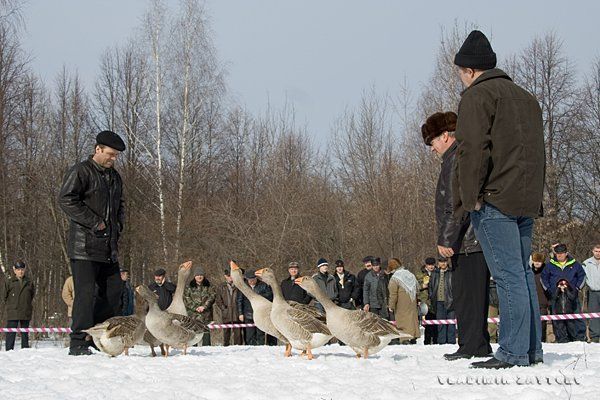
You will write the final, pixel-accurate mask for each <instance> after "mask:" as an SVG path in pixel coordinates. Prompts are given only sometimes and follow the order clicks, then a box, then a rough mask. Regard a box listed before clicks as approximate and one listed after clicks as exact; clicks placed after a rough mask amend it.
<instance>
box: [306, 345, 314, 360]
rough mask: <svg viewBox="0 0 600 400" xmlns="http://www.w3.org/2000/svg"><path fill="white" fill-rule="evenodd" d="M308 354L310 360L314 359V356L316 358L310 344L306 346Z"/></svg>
mask: <svg viewBox="0 0 600 400" xmlns="http://www.w3.org/2000/svg"><path fill="white" fill-rule="evenodd" d="M306 354H307V355H308V359H309V360H312V359H313V358H315V357H314V356H313V353H312V351H311V349H310V344H309V345H308V346H306Z"/></svg>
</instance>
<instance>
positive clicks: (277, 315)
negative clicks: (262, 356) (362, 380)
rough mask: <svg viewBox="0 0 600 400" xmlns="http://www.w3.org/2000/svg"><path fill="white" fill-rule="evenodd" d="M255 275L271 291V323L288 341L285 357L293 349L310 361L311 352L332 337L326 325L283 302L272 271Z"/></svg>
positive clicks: (262, 271)
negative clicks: (304, 353) (269, 287)
mask: <svg viewBox="0 0 600 400" xmlns="http://www.w3.org/2000/svg"><path fill="white" fill-rule="evenodd" d="M255 274H256V276H258V277H259V278H261V279H262V280H263V282H265V283H267V284H268V285H270V286H271V288H272V289H273V295H274V297H273V307H272V308H271V321H273V324H274V325H275V327H276V328H277V329H278V330H279V331H280V332H281V333H282V334H283V336H285V337H286V338H287V339H288V342H289V343H288V344H286V348H285V356H286V357H289V356H291V354H292V348H295V349H298V350H303V351H306V354H307V356H308V359H309V360H312V359H313V358H314V356H313V354H312V351H311V350H312V349H315V348H317V347H320V346H323V345H324V344H325V343H327V342H329V340H330V339H331V338H332V337H333V335H332V334H331V332H330V331H329V329H328V328H327V325H326V324H325V323H324V322H323V321H320V320H319V319H317V318H316V317H315V315H314V314H313V313H312V312H307V311H306V310H302V309H299V308H296V307H293V306H291V305H290V304H289V303H288V302H287V301H285V299H284V298H283V294H282V293H281V287H280V286H279V284H278V281H277V278H276V277H275V273H274V272H273V270H272V269H270V268H262V269H259V270H258V271H256V272H255Z"/></svg>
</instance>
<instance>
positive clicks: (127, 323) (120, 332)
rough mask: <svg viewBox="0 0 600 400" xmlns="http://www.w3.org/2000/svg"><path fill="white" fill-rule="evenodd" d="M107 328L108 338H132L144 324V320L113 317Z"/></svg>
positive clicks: (131, 317) (132, 317) (129, 317)
mask: <svg viewBox="0 0 600 400" xmlns="http://www.w3.org/2000/svg"><path fill="white" fill-rule="evenodd" d="M106 322H108V326H107V327H106V337H107V338H109V339H110V338H113V337H118V336H131V335H133V333H134V332H135V330H136V329H137V328H138V327H139V326H140V324H142V323H143V322H142V320H140V319H139V318H136V317H134V316H127V317H112V318H110V319H109V320H108V321H106Z"/></svg>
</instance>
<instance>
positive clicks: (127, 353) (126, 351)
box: [125, 347, 129, 356]
mask: <svg viewBox="0 0 600 400" xmlns="http://www.w3.org/2000/svg"><path fill="white" fill-rule="evenodd" d="M125 355H126V356H129V347H125Z"/></svg>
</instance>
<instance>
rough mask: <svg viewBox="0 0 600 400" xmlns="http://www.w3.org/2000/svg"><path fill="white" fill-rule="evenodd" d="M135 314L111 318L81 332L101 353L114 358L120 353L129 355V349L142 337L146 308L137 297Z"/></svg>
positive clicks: (144, 329)
mask: <svg viewBox="0 0 600 400" xmlns="http://www.w3.org/2000/svg"><path fill="white" fill-rule="evenodd" d="M135 300H136V301H135V314H134V315H129V316H126V317H112V318H109V319H107V320H106V321H104V322H102V323H100V324H97V325H95V326H93V327H91V328H89V329H84V330H83V332H85V333H87V334H88V335H90V336H91V337H92V340H93V341H94V344H95V345H96V347H98V349H100V350H101V351H102V352H104V353H106V354H108V355H110V356H111V357H116V356H118V355H119V354H121V353H125V355H129V349H130V348H131V347H133V346H134V345H135V344H137V343H138V342H140V341H141V340H142V338H143V337H144V332H145V331H146V326H145V324H144V319H145V313H146V311H145V310H146V308H145V307H144V305H143V304H141V303H142V301H141V300H140V299H139V296H136V299H135Z"/></svg>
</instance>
